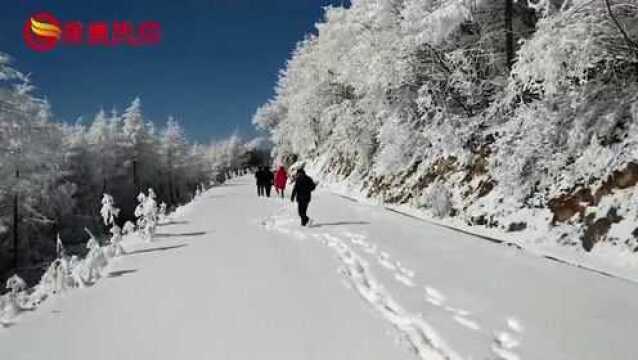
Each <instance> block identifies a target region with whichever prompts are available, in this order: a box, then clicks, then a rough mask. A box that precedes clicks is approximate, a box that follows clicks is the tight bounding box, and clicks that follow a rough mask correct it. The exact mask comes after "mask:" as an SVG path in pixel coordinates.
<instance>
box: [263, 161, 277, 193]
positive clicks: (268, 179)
mask: <svg viewBox="0 0 638 360" xmlns="http://www.w3.org/2000/svg"><path fill="white" fill-rule="evenodd" d="M274 182H275V175H274V174H273V173H272V171H270V169H269V168H264V188H265V190H266V196H268V197H270V190H271V189H272V185H273V183H274Z"/></svg>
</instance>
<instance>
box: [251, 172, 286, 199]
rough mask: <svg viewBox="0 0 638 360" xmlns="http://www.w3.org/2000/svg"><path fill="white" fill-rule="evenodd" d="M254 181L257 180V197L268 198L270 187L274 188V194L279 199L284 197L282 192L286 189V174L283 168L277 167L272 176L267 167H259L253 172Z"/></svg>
mask: <svg viewBox="0 0 638 360" xmlns="http://www.w3.org/2000/svg"><path fill="white" fill-rule="evenodd" d="M255 179H257V196H266V197H270V192H271V189H272V186H273V185H274V186H275V192H276V193H277V194H278V195H281V197H282V198H283V197H284V190H285V189H286V183H287V182H288V173H286V169H285V168H284V167H283V166H280V167H279V170H277V171H276V172H275V173H274V174H273V172H272V171H270V169H268V168H267V167H264V166H262V167H260V168H259V169H258V170H257V172H255Z"/></svg>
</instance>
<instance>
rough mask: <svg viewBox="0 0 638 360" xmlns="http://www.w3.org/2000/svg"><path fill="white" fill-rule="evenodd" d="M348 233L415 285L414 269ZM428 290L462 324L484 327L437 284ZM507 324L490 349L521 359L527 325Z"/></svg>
mask: <svg viewBox="0 0 638 360" xmlns="http://www.w3.org/2000/svg"><path fill="white" fill-rule="evenodd" d="M344 235H345V236H346V237H347V238H348V239H349V240H350V242H351V243H352V244H354V245H356V246H358V247H360V248H361V249H362V250H363V251H364V252H366V253H367V254H370V255H374V256H376V259H377V262H378V263H379V265H381V266H382V267H384V268H386V269H387V270H389V271H391V272H393V273H394V278H395V280H397V281H398V282H400V283H402V284H403V285H405V286H408V287H414V286H415V283H414V275H415V273H414V271H412V270H410V269H408V268H406V267H405V266H403V265H402V264H401V262H400V261H398V260H397V261H392V260H391V257H390V254H389V253H388V252H386V251H380V250H379V249H378V247H377V246H376V245H374V244H370V243H369V242H367V241H366V237H365V236H364V235H362V234H355V233H351V232H346V233H344ZM424 289H425V301H426V302H428V303H429V304H431V305H432V306H435V307H440V308H442V309H443V310H445V311H447V312H449V313H451V316H452V319H453V320H454V321H456V322H457V323H458V324H460V325H461V326H464V327H465V328H467V329H469V330H472V331H480V330H481V328H482V327H481V325H480V323H479V322H478V321H475V320H473V319H471V318H470V315H471V313H470V312H469V311H468V310H465V309H460V308H456V307H453V306H450V305H447V298H446V296H445V295H444V294H443V293H441V292H440V291H439V290H437V289H436V288H434V287H431V286H425V287H424ZM505 324H506V329H505V330H500V331H496V332H494V334H493V342H492V344H491V347H490V348H491V350H492V352H493V353H494V355H495V356H496V359H498V360H520V356H519V355H518V354H516V353H515V352H514V350H515V348H516V347H518V346H519V345H520V343H521V337H522V333H523V327H522V326H521V324H520V322H519V321H518V320H517V319H516V318H514V317H510V318H507V319H506V322H505Z"/></svg>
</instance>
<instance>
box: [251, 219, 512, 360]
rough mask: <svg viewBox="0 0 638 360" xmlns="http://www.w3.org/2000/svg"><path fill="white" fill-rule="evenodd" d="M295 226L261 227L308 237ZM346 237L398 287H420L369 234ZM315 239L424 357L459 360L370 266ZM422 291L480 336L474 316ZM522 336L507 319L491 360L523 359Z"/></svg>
mask: <svg viewBox="0 0 638 360" xmlns="http://www.w3.org/2000/svg"><path fill="white" fill-rule="evenodd" d="M292 224H294V222H292V221H288V219H286V218H285V217H283V216H282V217H278V216H273V217H269V218H267V219H265V220H264V221H263V222H262V225H264V226H266V228H268V229H270V230H278V231H280V232H282V233H285V234H288V235H293V236H295V237H297V238H300V239H305V238H307V236H306V234H305V233H303V232H301V231H298V230H294V229H289V228H287V226H286V225H292ZM343 235H344V236H345V237H346V238H347V239H348V240H349V242H350V243H351V244H353V245H354V246H356V247H358V248H360V249H361V250H362V251H363V252H365V253H366V254H368V255H371V256H373V257H374V258H375V259H376V261H377V263H378V264H379V265H381V266H382V267H383V268H385V269H387V270H389V271H391V272H392V273H393V275H394V279H395V280H396V281H397V282H399V283H401V284H403V285H404V286H407V287H409V288H413V287H415V286H416V285H415V282H414V277H415V273H414V271H412V270H411V269H409V268H407V267H405V266H404V265H403V264H401V262H400V261H398V260H394V261H393V260H392V258H391V256H390V254H389V253H388V252H386V251H382V250H379V248H378V246H377V245H375V244H372V243H370V242H368V241H366V236H365V235H362V234H357V233H352V232H344V233H343ZM312 237H314V238H315V239H316V240H318V241H320V242H321V243H322V244H324V245H326V246H328V247H330V248H333V249H334V250H335V251H336V253H337V254H338V256H339V258H340V260H341V262H342V263H343V264H344V265H345V266H344V267H342V268H340V269H339V272H340V273H341V274H342V275H344V277H345V278H346V279H348V280H349V281H348V283H347V285H348V287H350V288H353V289H354V290H356V291H357V292H358V293H359V294H360V295H361V296H362V297H363V298H364V299H365V300H366V301H367V302H369V303H370V304H372V305H373V306H374V307H375V308H376V309H377V310H378V311H379V312H380V313H381V314H382V315H383V317H385V318H386V319H387V320H389V321H390V322H391V323H393V324H394V326H395V327H397V329H398V330H400V332H401V333H403V335H404V336H405V338H406V339H407V342H408V344H409V345H410V346H411V347H412V348H413V350H414V351H415V352H416V353H417V354H418V355H419V356H420V357H421V358H423V359H426V358H427V359H460V357H459V356H458V355H457V354H455V353H454V351H453V350H451V349H450V348H449V347H448V346H447V345H446V344H445V342H444V341H443V340H442V339H440V338H439V337H438V335H437V334H436V332H435V331H434V330H433V329H432V328H431V327H430V326H429V325H428V324H427V323H426V322H425V321H424V319H422V318H421V317H420V315H414V314H408V313H407V312H406V311H405V310H404V309H403V308H401V306H400V305H399V304H397V303H396V302H395V301H394V299H393V298H392V297H391V296H390V294H388V293H387V292H386V291H385V290H384V289H383V287H382V286H381V285H380V284H379V283H378V282H377V281H376V279H374V278H373V277H371V274H370V273H369V270H368V264H367V263H366V261H365V260H364V259H363V258H361V257H360V256H359V255H357V253H356V252H354V251H352V249H350V247H349V246H348V244H347V242H346V241H343V240H342V239H341V238H339V237H337V236H334V235H330V234H328V233H321V234H317V233H315V234H312ZM424 290H425V294H424V295H425V296H424V300H425V301H426V302H427V303H429V304H430V305H432V306H434V307H438V308H441V309H442V310H444V311H446V312H448V313H450V314H451V318H452V319H453V320H454V321H455V322H457V323H458V324H459V325H461V326H464V327H465V328H467V329H469V330H471V331H482V326H481V324H480V323H479V322H478V321H476V320H473V319H472V318H471V312H470V311H468V310H465V309H461V308H456V307H454V306H451V305H449V304H448V303H447V297H446V296H445V294H443V293H442V292H441V291H439V290H437V289H436V288H434V287H431V286H427V285H426V286H424ZM486 333H487V332H486ZM522 333H523V327H522V325H521V324H520V322H519V321H518V320H517V319H516V318H514V317H509V318H507V319H506V321H505V324H504V329H502V330H499V331H495V332H493V334H491V335H490V336H492V339H493V340H492V343H491V346H490V349H491V351H492V353H493V354H494V355H495V358H493V359H490V360H520V359H521V358H520V356H519V355H518V354H517V353H516V352H515V350H516V348H517V347H518V346H519V345H520V343H521V340H522ZM488 334H489V333H488Z"/></svg>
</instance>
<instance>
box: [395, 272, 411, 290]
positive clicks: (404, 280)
mask: <svg viewBox="0 0 638 360" xmlns="http://www.w3.org/2000/svg"><path fill="white" fill-rule="evenodd" d="M394 278H395V279H396V280H397V281H398V282H400V283H402V284H403V285H405V286H407V287H414V282H413V281H412V279H410V278H409V277H405V276H403V275H401V274H394Z"/></svg>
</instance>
